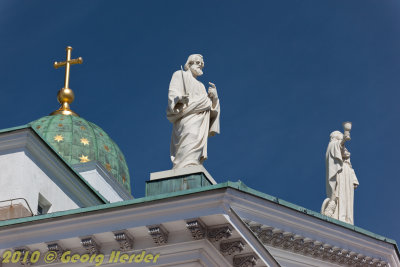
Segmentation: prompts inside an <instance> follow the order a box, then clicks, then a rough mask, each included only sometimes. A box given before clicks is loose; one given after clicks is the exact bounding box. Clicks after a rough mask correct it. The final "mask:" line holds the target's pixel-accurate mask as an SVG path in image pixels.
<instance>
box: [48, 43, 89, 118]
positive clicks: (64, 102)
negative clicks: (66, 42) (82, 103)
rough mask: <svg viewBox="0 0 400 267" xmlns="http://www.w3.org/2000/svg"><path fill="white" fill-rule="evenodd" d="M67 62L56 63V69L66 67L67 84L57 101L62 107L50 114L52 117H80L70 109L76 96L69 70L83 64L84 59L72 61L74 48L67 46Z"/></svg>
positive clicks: (59, 93)
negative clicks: (61, 115)
mask: <svg viewBox="0 0 400 267" xmlns="http://www.w3.org/2000/svg"><path fill="white" fill-rule="evenodd" d="M66 50H67V60H66V61H63V62H57V61H56V62H54V68H56V69H58V68H59V67H63V66H65V84H64V88H61V89H60V91H58V94H57V100H58V102H60V104H61V107H60V108H59V109H58V110H56V111H53V112H52V113H50V115H57V114H63V115H73V116H78V114H76V113H75V112H73V111H72V110H71V109H70V108H69V105H70V104H71V103H72V101H74V98H75V95H74V92H73V91H72V89H70V88H69V70H70V67H71V65H74V64H82V62H83V59H82V58H81V57H78V58H76V59H71V51H72V47H70V46H67V49H66Z"/></svg>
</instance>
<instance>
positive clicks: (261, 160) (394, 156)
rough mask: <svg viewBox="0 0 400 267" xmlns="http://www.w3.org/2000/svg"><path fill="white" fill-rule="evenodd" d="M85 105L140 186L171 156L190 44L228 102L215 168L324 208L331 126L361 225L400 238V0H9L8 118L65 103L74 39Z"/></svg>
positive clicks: (2, 31) (5, 53)
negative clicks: (343, 135) (352, 175)
mask: <svg viewBox="0 0 400 267" xmlns="http://www.w3.org/2000/svg"><path fill="white" fill-rule="evenodd" d="M67 45H70V46H72V47H73V48H74V50H73V52H72V55H73V57H77V56H82V57H83V59H84V64H83V65H79V66H73V67H72V72H71V81H70V87H71V88H72V89H73V90H74V91H75V96H76V101H75V102H74V103H73V104H72V108H73V110H74V111H76V112H77V113H79V114H80V115H81V116H82V117H84V118H85V119H87V120H89V121H92V122H94V123H96V124H98V125H99V126H101V127H102V128H103V129H104V130H105V131H106V132H107V133H108V134H109V135H110V136H111V137H112V138H113V139H114V140H115V142H116V143H117V144H118V145H119V146H120V148H121V150H122V151H123V152H124V154H125V157H126V159H127V162H128V166H129V168H130V175H131V184H132V187H133V195H134V196H135V197H142V196H144V189H145V181H146V180H148V179H149V173H150V172H155V171H161V170H167V169H170V168H171V162H170V159H169V142H170V134H171V124H170V123H169V122H168V121H167V119H166V117H165V110H166V105H167V93H168V84H169V81H170V78H171V75H172V73H173V72H174V71H175V70H177V69H179V67H180V65H183V64H184V63H185V60H186V58H187V56H188V55H189V54H191V53H201V54H203V55H204V59H205V69H204V73H205V75H204V76H203V77H201V80H202V81H203V82H204V83H208V81H211V82H214V83H215V84H216V86H217V89H218V94H219V97H220V100H221V110H222V115H221V134H220V135H219V136H216V137H213V138H211V139H210V140H209V159H208V161H207V162H206V163H205V167H206V168H207V170H208V171H209V172H210V173H211V175H212V176H213V177H214V178H215V179H216V180H217V181H218V182H224V181H227V180H232V181H237V180H238V179H240V180H242V181H243V182H244V183H245V184H247V185H248V186H250V187H252V188H254V189H257V190H259V191H262V192H264V193H267V194H270V195H273V196H277V197H279V198H282V199H284V200H287V201H290V202H292V203H295V204H297V205H301V206H304V207H306V208H309V209H312V210H315V211H319V210H320V207H321V203H322V201H323V199H324V198H325V158H324V157H325V151H326V147H327V144H328V141H329V134H330V133H331V132H332V131H333V130H342V126H341V124H342V122H343V121H347V120H349V121H352V122H353V130H352V140H351V142H350V143H348V145H347V147H348V148H349V150H350V152H351V153H352V163H353V167H354V169H355V171H356V174H357V176H358V179H359V182H360V186H359V188H358V189H357V190H356V193H355V224H356V225H357V226H360V227H362V228H365V229H367V230H370V231H372V232H375V233H377V234H381V235H384V236H388V237H390V238H394V239H396V240H397V241H400V230H399V227H398V226H399V219H400V215H399V203H400V197H399V191H400V179H399V178H400V177H399V172H398V170H397V167H398V166H399V165H400V164H399V149H400V138H399V132H400V131H399V130H400V107H399V104H398V103H399V99H400V93H399V92H400V90H399V88H400V2H399V1H390V0H387V1H376V0H374V1H368V0H360V1H241V2H238V1H175V2H172V1H71V0H70V1H17V0H12V1H11V0H9V1H1V2H0V87H1V100H0V101H1V105H0V114H2V115H1V116H0V128H8V127H12V126H17V125H22V124H26V123H28V122H30V121H32V120H35V119H38V118H40V117H42V116H45V115H47V114H49V113H50V112H52V111H53V110H55V109H57V108H58V103H57V100H56V94H57V91H58V90H59V89H60V88H61V87H62V86H63V83H64V70H55V69H54V68H53V66H52V64H53V62H54V61H60V60H63V59H64V58H65V47H66V46H67Z"/></svg>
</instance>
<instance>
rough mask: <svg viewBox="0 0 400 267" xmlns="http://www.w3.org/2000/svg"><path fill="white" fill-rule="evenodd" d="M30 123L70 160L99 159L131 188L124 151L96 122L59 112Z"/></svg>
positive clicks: (72, 162) (78, 161) (89, 160)
mask: <svg viewBox="0 0 400 267" xmlns="http://www.w3.org/2000/svg"><path fill="white" fill-rule="evenodd" d="M30 126H31V127H32V128H34V129H35V130H36V131H37V132H38V134H39V135H40V136H41V137H42V138H43V139H44V140H46V141H47V142H48V143H49V144H51V145H52V146H53V148H55V150H56V151H57V152H58V153H59V154H60V156H61V157H63V159H64V160H65V161H66V162H68V163H69V164H71V165H74V164H84V163H87V162H91V161H98V162H99V163H100V164H101V165H103V167H104V168H105V169H106V170H107V171H108V172H110V173H111V174H112V176H113V177H114V178H115V179H116V180H117V182H118V183H119V184H121V185H122V186H123V188H125V189H126V190H127V191H128V192H129V193H130V192H131V189H130V180H129V171H128V166H127V165H126V162H125V158H124V155H123V154H122V152H121V150H120V149H119V147H118V146H117V144H115V143H114V141H113V140H111V138H110V137H109V136H108V135H107V134H106V133H105V132H104V131H103V130H102V129H101V128H100V127H99V126H97V125H96V124H94V123H91V122H89V121H87V120H85V119H83V118H81V117H78V116H68V115H62V114H59V115H52V116H46V117H43V118H40V119H38V120H35V121H33V122H31V123H30Z"/></svg>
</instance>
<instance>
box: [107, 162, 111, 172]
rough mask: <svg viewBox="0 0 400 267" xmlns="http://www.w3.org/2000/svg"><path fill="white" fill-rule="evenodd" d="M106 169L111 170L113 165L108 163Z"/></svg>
mask: <svg viewBox="0 0 400 267" xmlns="http://www.w3.org/2000/svg"><path fill="white" fill-rule="evenodd" d="M106 169H107V171H111V165H110V163H106Z"/></svg>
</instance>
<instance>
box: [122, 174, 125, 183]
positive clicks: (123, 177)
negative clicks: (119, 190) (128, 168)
mask: <svg viewBox="0 0 400 267" xmlns="http://www.w3.org/2000/svg"><path fill="white" fill-rule="evenodd" d="M125 181H126V178H125V176H124V175H123V176H122V182H123V183H125Z"/></svg>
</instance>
